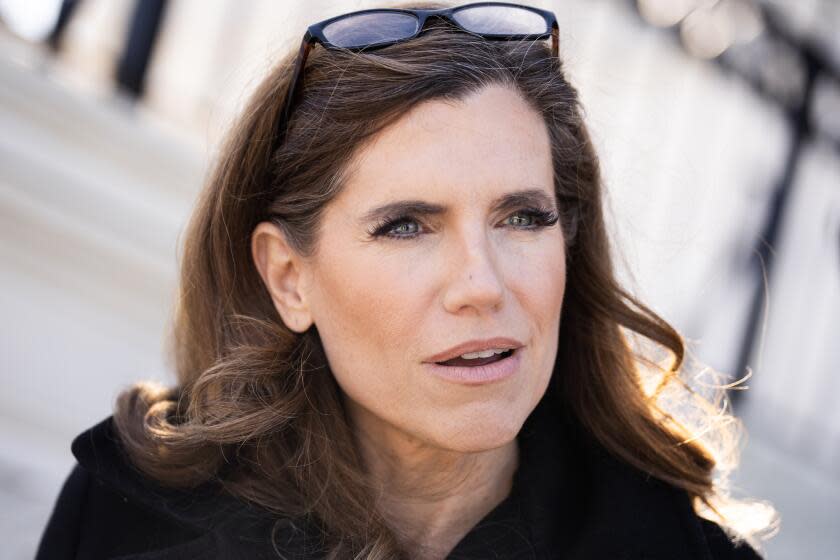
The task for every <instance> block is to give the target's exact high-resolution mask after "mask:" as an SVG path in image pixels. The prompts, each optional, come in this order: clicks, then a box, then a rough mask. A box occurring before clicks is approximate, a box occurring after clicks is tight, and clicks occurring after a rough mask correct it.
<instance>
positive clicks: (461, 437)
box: [434, 410, 527, 453]
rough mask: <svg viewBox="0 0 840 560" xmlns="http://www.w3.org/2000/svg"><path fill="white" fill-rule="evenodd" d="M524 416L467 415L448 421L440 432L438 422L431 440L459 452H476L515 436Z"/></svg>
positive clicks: (508, 440) (495, 445)
mask: <svg viewBox="0 0 840 560" xmlns="http://www.w3.org/2000/svg"><path fill="white" fill-rule="evenodd" d="M526 416H527V414H526V415H524V416H523V415H518V414H511V412H510V411H509V410H508V411H504V414H489V415H488V414H482V415H478V416H475V415H470V416H468V417H467V418H463V417H462V418H460V419H459V420H458V421H457V422H454V423H450V424H449V426H447V429H445V430H443V431H441V430H440V428H441V427H442V426H440V425H438V429H437V430H435V432H436V433H435V434H434V435H435V439H436V440H437V442H438V445H439V446H440V447H443V448H445V449H450V450H452V451H459V452H462V453H476V452H479V451H487V450H490V449H496V448H499V447H502V446H504V445H507V444H508V443H510V442H511V441H513V440H514V439H516V436H517V434H518V433H519V430H520V429H521V428H522V424H523V423H524V422H525V418H526Z"/></svg>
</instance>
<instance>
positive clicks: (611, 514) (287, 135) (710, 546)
mask: <svg viewBox="0 0 840 560" xmlns="http://www.w3.org/2000/svg"><path fill="white" fill-rule="evenodd" d="M488 4H491V3H483V5H482V4H478V5H466V6H465V7H461V8H459V9H456V10H454V11H446V10H444V11H443V12H434V14H433V15H441V16H444V18H443V19H440V18H431V19H426V18H427V16H428V15H429V14H428V13H427V12H423V11H420V12H387V11H373V12H371V11H363V12H361V13H353V14H345V15H344V16H342V17H340V18H338V19H336V20H334V21H333V20H327V21H326V22H321V24H317V25H315V26H312V27H310V30H309V33H308V34H307V36H306V37H305V40H304V43H303V45H302V47H301V50H300V52H299V53H290V54H289V56H288V57H286V58H285V59H284V60H282V61H281V62H280V64H278V65H277V67H276V69H275V70H274V71H273V72H271V73H270V74H269V75H268V76H267V77H266V79H265V80H264V81H263V83H262V84H261V86H260V87H259V88H258V90H257V91H256V93H255V94H254V96H253V98H252V100H251V101H250V104H249V105H248V107H247V108H246V109H245V111H244V112H243V114H242V117H241V119H240V120H239V122H238V123H237V125H236V127H235V128H234V129H233V131H232V132H231V134H230V136H229V139H228V141H227V143H226V145H225V146H224V148H223V149H222V151H221V153H220V155H219V159H218V163H217V165H216V168H215V172H214V174H213V175H212V177H211V178H210V181H209V183H208V185H207V187H206V189H205V190H204V191H203V196H202V198H201V200H200V203H199V205H198V207H197V208H196V210H195V213H194V215H193V218H192V221H191V223H190V227H189V231H188V235H187V238H186V242H185V248H184V253H183V261H182V277H181V292H180V298H179V301H178V306H177V313H176V320H175V323H174V332H173V336H172V338H171V340H172V348H171V349H172V352H173V354H174V357H175V364H176V370H177V375H178V385H177V387H175V388H172V389H165V388H160V387H155V386H151V385H149V384H138V385H136V386H135V387H133V388H131V389H129V390H127V391H126V392H124V393H123V394H122V395H120V397H119V399H118V402H117V406H116V409H115V412H114V414H113V416H111V417H108V418H106V419H105V420H103V421H102V422H100V423H99V424H97V425H96V426H94V427H92V428H91V429H89V430H87V431H86V432H84V433H82V434H81V435H79V436H78V437H77V438H76V439H75V440H74V442H73V446H72V450H73V453H74V455H75V456H76V458H77V459H78V461H79V465H77V466H76V468H75V469H74V470H73V472H72V473H71V475H70V477H69V479H68V481H67V482H66V484H65V486H64V488H63V489H62V492H61V495H60V496H59V499H58V502H57V504H56V508H55V511H54V513H53V516H52V518H51V520H50V522H49V524H48V526H47V529H46V531H45V533H44V536H43V538H42V542H41V548H40V551H39V558H60V557H78V558H109V557H112V556H118V555H126V556H125V557H126V558H129V557H130V558H217V557H218V558H278V557H279V558H320V557H328V558H370V559H373V558H402V557H405V558H409V557H410V558H444V557H447V558H586V559H602V558H603V559H614V558H628V559H631V558H632V559H640V558H669V559H673V558H698V559H699V558H705V559H707V558H743V559H746V558H757V557H758V555H757V553H756V552H755V550H754V548H753V547H751V546H750V545H749V544H748V543H747V542H744V540H745V539H747V540H748V541H749V542H752V543H754V544H755V543H756V542H757V541H755V540H754V536H755V534H756V533H755V532H738V531H737V530H736V523H735V519H734V518H733V519H731V518H729V517H727V516H726V515H725V512H726V511H727V509H726V507H725V506H727V505H732V504H736V502H734V501H732V500H728V498H727V496H726V493H725V488H724V486H723V480H724V479H722V478H719V477H717V478H716V477H713V474H716V475H717V474H719V473H717V471H720V470H721V467H722V466H723V465H724V463H720V462H719V461H720V459H721V458H722V455H720V454H719V450H717V449H716V448H715V447H714V446H713V445H712V444H711V441H713V440H712V439H709V438H706V439H705V440H702V439H700V438H699V437H694V433H693V432H692V428H690V427H689V424H683V423H680V422H679V421H678V419H677V418H676V416H675V414H676V412H675V410H676V409H673V410H671V409H666V408H665V406H664V405H665V399H666V398H670V399H672V400H673V401H675V402H676V404H677V405H678V406H679V407H681V408H683V409H688V410H690V411H692V412H693V413H694V416H695V417H696V416H697V415H698V411H699V413H701V415H702V414H708V417H709V418H714V419H715V421H716V422H717V424H715V425H712V426H711V427H712V428H716V429H717V430H718V431H717V432H716V433H718V434H719V435H720V434H723V435H724V436H725V435H726V434H727V432H726V430H727V429H731V426H732V424H729V423H727V422H725V421H721V419H723V420H726V419H730V420H731V418H729V417H726V416H725V415H721V414H720V411H719V410H717V409H716V408H715V407H714V406H713V405H712V403H710V402H707V401H705V400H703V399H702V398H701V397H700V396H699V395H696V394H694V393H693V392H692V391H691V390H689V389H687V388H685V387H684V386H683V385H681V384H680V382H679V380H680V373H681V371H682V370H681V367H682V363H683V357H684V345H683V341H682V339H681V337H680V336H679V334H678V333H677V332H676V331H675V330H674V329H673V328H672V327H671V326H669V325H668V324H667V323H666V322H665V321H663V320H662V319H661V318H659V317H658V316H656V315H655V314H654V313H653V312H652V311H650V310H649V309H648V308H646V307H645V306H644V305H642V304H641V303H640V302H638V301H637V300H636V299H634V298H633V297H632V296H630V295H629V294H627V293H626V292H625V291H623V290H622V289H621V287H619V285H618V284H617V283H616V280H615V278H614V274H613V269H612V265H611V262H610V258H609V244H608V238H607V234H606V227H605V223H604V219H603V213H602V205H601V182H600V178H599V168H598V160H597V157H596V155H595V152H594V150H593V147H592V143H591V142H590V139H589V136H588V133H587V130H586V127H585V125H584V122H583V120H582V117H581V112H580V107H579V104H578V97H577V93H576V91H575V89H574V88H573V87H572V86H571V85H570V84H569V83H568V82H567V81H566V79H565V78H564V75H563V72H562V68H561V64H560V62H559V60H558V58H557V26H556V21H555V20H554V15H553V14H552V13H551V12H545V11H541V10H536V9H533V8H526V7H517V6H516V5H501V4H500V3H494V4H496V5H494V6H490V5H488ZM412 6H413V7H417V6H418V3H413V5H412ZM422 7H424V8H426V9H438V8H440V9H443V8H445V6H443V5H441V4H428V3H426V4H423V5H422ZM445 16H449V17H448V19H446V17H445ZM420 31H422V32H420ZM313 38H314V39H313ZM499 39H501V40H499ZM543 39H551V40H552V43H551V48H549V46H548V45H547V44H546V43H545V41H543ZM314 40H317V41H320V42H321V44H322V47H324V48H316V49H310V47H311V44H312V41H314ZM377 41H380V44H371V43H376V42H377ZM382 41H385V42H386V43H381V42H382ZM324 43H327V44H326V45H325V44H324ZM338 47H344V48H338ZM295 54H297V58H294V55H295ZM290 92H291V93H290ZM642 340H648V341H651V342H652V343H655V344H656V345H658V346H659V347H661V348H665V349H667V350H668V351H670V353H671V354H672V356H671V358H672V359H671V363H670V364H668V365H667V366H664V367H659V366H658V365H657V363H656V362H655V361H654V360H653V358H652V357H651V354H650V352H649V351H645V350H644V346H642V345H640V344H637V343H638V342H640V341H642ZM657 376H658V377H657ZM650 379H653V380H654V381H655V382H656V383H655V387H651V388H649V384H648V383H647V382H648V381H649V380H650ZM681 387H682V388H683V391H682V392H679V389H680V388H681ZM675 391H676V392H675ZM693 426H695V427H697V426H699V424H696V423H695V424H693ZM727 426H728V427H727ZM697 429H699V428H697ZM707 433H714V432H712V431H708V426H707ZM717 441H725V439H721V438H718V440H717ZM716 466H717V471H715V472H714V473H713V470H715V467H716ZM736 505H741V506H744V505H745V504H736ZM746 505H747V506H748V505H749V504H746ZM742 509H743V508H742ZM730 510H731V508H730ZM701 512H702V513H704V515H705V517H701V516H700V515H699V513H701ZM706 518H708V519H706ZM761 528H762V527H761V526H759V527H753V528H752V529H753V530H755V529H761Z"/></svg>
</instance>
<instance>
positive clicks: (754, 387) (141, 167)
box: [0, 0, 840, 560]
mask: <svg viewBox="0 0 840 560" xmlns="http://www.w3.org/2000/svg"><path fill="white" fill-rule="evenodd" d="M523 1H524V3H526V4H530V5H534V6H538V7H541V8H546V9H550V10H553V11H554V12H555V13H556V14H557V17H558V18H559V23H560V49H561V56H562V57H563V58H564V61H565V64H566V67H567V70H568V73H569V75H570V78H571V80H572V82H573V83H574V84H575V85H576V86H577V87H578V88H579V89H580V92H581V95H582V99H583V104H584V106H585V109H586V113H587V118H588V122H589V124H590V127H591V130H592V132H593V136H594V139H595V141H596V144H597V146H598V149H599V153H600V155H601V158H602V162H603V167H604V176H605V179H606V186H607V189H608V193H609V198H608V202H609V206H610V210H609V211H610V213H611V216H612V217H611V222H612V223H613V225H614V232H613V233H614V235H615V238H616V245H617V254H616V257H617V258H618V259H619V261H620V262H621V263H622V265H621V266H622V275H623V277H624V278H625V280H626V282H627V283H628V285H629V286H630V287H631V290H632V291H634V292H635V293H636V294H637V295H639V296H640V297H642V298H643V300H645V301H647V302H649V303H650V305H651V306H652V307H653V308H654V309H655V310H657V311H658V312H659V313H661V314H662V315H663V316H664V317H665V318H666V319H667V320H669V321H671V322H672V323H673V324H674V325H675V326H676V327H677V328H678V329H680V330H681V332H682V333H683V334H684V335H685V336H686V337H688V339H689V340H690V341H691V343H692V347H691V348H692V351H693V353H694V355H695V356H696V358H697V359H698V360H700V361H701V362H703V363H705V364H707V365H708V366H709V367H711V368H713V369H714V370H717V371H720V372H723V373H726V374H728V375H729V376H730V378H731V379H735V378H740V377H743V376H746V375H748V376H750V377H749V378H748V379H747V380H746V382H745V385H747V386H749V390H748V391H732V392H731V393H732V399H733V406H734V409H735V412H736V413H737V414H738V415H739V416H740V417H741V418H742V419H743V420H744V423H745V425H746V428H747V431H748V441H747V445H746V447H745V448H744V451H743V459H742V467H741V469H740V471H739V473H738V475H737V477H736V483H737V484H736V489H737V492H736V494H738V495H744V496H755V497H759V498H764V499H767V500H769V501H771V502H772V503H773V504H774V505H775V506H776V507H777V508H778V509H779V511H780V512H781V515H782V524H781V530H780V532H779V533H778V534H777V535H776V536H775V537H774V538H773V539H771V540H770V541H768V542H767V544H766V553H767V557H768V558H771V559H772V558H809V559H826V560H827V559H830V558H831V559H833V558H837V557H838V554H840V553H838V550H840V406H838V405H837V402H836V401H837V399H838V397H840V377H838V376H837V375H836V373H837V370H838V368H840V334H838V333H840V33H838V29H840V2H836V1H835V0H789V1H785V0H775V1H771V0H718V1H714V0H563V1H562V2H560V1H540V2H529V1H527V0H523ZM379 5H381V3H373V2H364V1H344V2H340V1H335V0H329V1H328V0H310V1H307V2H305V3H304V2H291V1H289V2H286V1H283V2H278V1H275V0H251V1H249V2H235V1H234V0H213V1H202V0H170V1H166V0H63V1H62V0H37V1H36V0H20V1H13V0H0V131H2V132H0V263H2V264H0V314H2V316H4V317H6V319H5V320H3V321H2V323H0V383H2V386H3V390H2V391H0V521H2V523H0V539H2V541H3V543H4V550H5V552H4V554H3V555H4V558H30V557H32V555H33V554H34V551H35V548H36V545H37V542H38V539H39V537H40V534H41V531H42V530H43V527H44V524H45V523H46V520H47V517H48V516H49V514H50V511H51V509H52V506H53V503H54V500H55V498H56V495H57V492H58V490H59V488H60V486H61V484H62V482H63V481H64V479H65V477H66V476H67V474H68V473H69V471H70V469H71V467H72V465H73V463H74V462H75V459H74V458H73V456H72V455H71V453H70V442H71V441H72V438H73V437H74V436H75V435H77V434H78V433H80V432H81V431H82V430H84V429H86V428H88V427H90V426H91V425H93V424H94V423H96V422H98V421H100V420H101V419H103V418H104V417H106V416H107V415H109V414H110V413H111V407H112V405H113V402H114V399H115V397H116V395H117V394H118V392H119V391H120V390H121V389H123V388H124V387H125V386H127V385H128V384H130V383H132V382H134V381H136V380H139V379H156V380H159V381H162V382H164V383H167V384H171V383H173V382H174V378H173V376H172V374H171V371H170V369H169V366H168V365H167V363H166V360H165V358H164V356H163V354H162V350H161V348H162V343H163V340H164V338H165V336H166V327H167V321H168V319H169V313H170V305H171V303H172V301H173V296H174V293H175V288H176V267H177V262H178V255H179V252H178V243H179V241H180V240H181V234H182V231H183V228H184V225H185V223H186V220H187V217H188V214H189V211H190V208H191V206H192V204H193V202H194V199H195V196H196V194H197V192H198V190H199V189H200V187H201V185H202V181H203V180H204V177H205V173H206V169H207V166H208V163H209V162H210V161H212V159H213V157H214V153H215V150H216V147H217V145H218V142H219V141H220V138H221V136H222V134H223V132H224V130H225V128H226V126H227V125H228V124H229V123H230V122H231V120H232V119H233V118H234V116H235V115H236V113H237V110H238V109H239V108H240V107H241V106H242V104H243V103H244V101H245V100H246V99H247V97H248V95H249V93H250V92H251V91H252V89H253V87H254V86H255V85H256V83H257V82H258V81H259V79H260V78H261V76H262V75H264V73H265V71H266V70H267V69H268V68H269V67H270V66H271V64H272V62H273V61H275V60H277V58H278V57H279V55H280V54H281V53H283V52H285V51H287V50H289V49H297V47H298V45H299V41H300V38H301V37H302V35H303V33H304V31H305V29H306V26H307V25H309V24H311V23H313V22H315V21H319V20H322V19H325V18H327V17H331V16H333V15H337V14H339V13H343V12H346V11H350V10H354V9H363V8H368V7H374V6H379ZM316 48H319V47H316Z"/></svg>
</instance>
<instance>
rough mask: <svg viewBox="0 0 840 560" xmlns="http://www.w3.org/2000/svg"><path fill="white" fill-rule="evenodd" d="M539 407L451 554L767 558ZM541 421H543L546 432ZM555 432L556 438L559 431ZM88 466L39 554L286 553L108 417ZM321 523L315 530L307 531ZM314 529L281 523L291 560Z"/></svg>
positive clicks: (642, 559) (77, 447)
mask: <svg viewBox="0 0 840 560" xmlns="http://www.w3.org/2000/svg"><path fill="white" fill-rule="evenodd" d="M546 414H548V413H546V412H544V411H543V412H540V409H539V407H538V410H537V411H536V412H535V413H534V414H532V415H531V417H529V419H528V421H527V422H526V423H525V425H524V426H523V429H522V432H521V433H520V435H519V443H520V467H519V469H518V470H517V471H516V474H515V477H514V483H513V489H512V491H511V494H510V495H509V496H508V498H506V499H505V500H504V501H503V502H501V503H500V504H499V505H498V506H497V507H496V508H495V509H494V510H493V511H491V512H490V513H489V514H488V515H487V516H485V517H484V518H483V519H482V520H481V521H480V522H479V523H478V524H477V525H476V526H475V527H473V529H472V530H471V531H470V532H469V533H468V534H467V535H466V536H465V537H464V538H463V539H462V540H461V541H460V542H459V543H458V545H457V546H456V547H455V549H454V550H453V551H452V553H451V554H450V555H449V558H452V559H457V558H461V559H466V558H475V559H478V558H481V559H484V558H488V559H489V558H504V559H523V560H524V559H548V558H557V559H561V558H562V559H580V560H677V559H679V560H683V559H684V560H720V559H732V560H756V559H760V556H759V555H758V554H757V553H756V552H755V551H754V550H753V549H752V548H750V547H749V546H748V545H746V544H742V545H740V546H737V547H735V546H734V545H733V544H732V542H731V541H730V540H729V539H728V538H727V536H726V535H725V534H724V533H723V531H722V530H721V529H720V527H719V526H718V525H716V524H714V523H712V522H710V521H707V520H705V519H702V518H700V517H698V516H697V515H696V514H695V513H694V511H693V509H692V507H691V504H690V501H689V497H688V495H687V494H686V493H685V492H684V491H682V490H679V489H676V488H674V487H672V486H670V485H668V484H665V483H663V482H661V481H659V480H657V479H654V478H652V477H648V476H645V475H644V474H643V473H641V472H639V471H637V470H635V469H633V468H631V467H629V466H627V465H626V464H625V463H623V462H621V461H618V460H616V459H614V458H612V457H611V456H610V455H608V454H607V453H605V452H604V451H603V450H602V448H600V447H598V446H595V445H592V444H591V443H588V441H589V440H586V439H585V438H581V437H580V435H579V434H580V433H581V432H580V431H579V430H578V431H575V430H571V429H570V428H568V427H565V428H563V429H562V430H560V431H561V432H562V435H561V436H558V429H557V428H556V417H551V418H552V420H551V422H554V423H553V424H552V429H551V431H550V432H549V431H548V430H546V429H545V426H546V425H547V423H548V421H549V420H548V418H549V417H548V416H546ZM540 426H543V427H542V428H540ZM549 434H550V435H549ZM71 449H72V452H73V455H74V456H75V457H76V459H77V460H78V464H77V465H76V466H75V467H74V468H73V470H72V472H71V473H70V475H69V477H68V478H67V481H66V482H65V483H64V486H63V488H62V489H61V493H60V495H59V496H58V500H57V502H56V504H55V508H54V510H53V512H52V515H51V517H50V519H49V522H48V524H47V527H46V529H45V531H44V533H43V536H42V537H41V543H40V546H39V549H38V553H37V556H36V560H48V559H69V558H74V559H75V558H78V559H86V560H96V559H100V558H123V559H125V560H129V559H132V560H141V559H145V560H152V559H196V558H201V559H205V558H224V559H228V558H230V559H236V558H242V559H262V558H279V556H277V554H276V553H275V550H274V547H273V546H272V544H271V541H270V538H269V536H270V534H271V530H272V526H273V525H274V519H272V518H271V516H270V515H269V514H268V513H267V512H266V511H265V510H262V509H261V508H259V507H256V506H252V505H249V504H246V503H244V502H241V501H239V500H237V499H235V498H233V497H232V496H230V495H227V494H224V493H222V492H220V491H219V487H218V486H217V485H215V483H205V484H204V485H202V486H199V487H198V488H196V489H193V490H192V491H183V490H173V489H167V488H164V487H162V486H159V485H158V484H156V483H154V482H153V481H151V480H150V479H148V478H147V477H144V476H142V475H141V474H140V473H139V472H138V471H137V470H136V469H134V468H133V467H132V466H131V464H130V463H128V461H127V460H126V459H125V457H124V455H123V452H122V448H121V447H120V443H119V439H118V438H117V437H116V435H115V431H114V427H113V421H112V417H110V416H109V417H108V418H106V419H104V420H103V421H101V422H99V423H98V424H96V425H95V426H93V427H92V428H90V429H88V430H86V431H84V432H83V433H81V434H80V435H78V436H77V437H76V438H75V439H74V440H73V443H72V446H71ZM307 527H310V528H307ZM312 535H314V533H313V531H312V529H311V526H307V524H306V522H304V521H301V520H294V521H289V520H285V521H283V522H281V523H279V524H278V527H277V530H276V532H275V538H274V541H275V545H276V547H277V549H278V550H280V551H281V552H282V553H283V554H284V557H286V558H313V557H317V556H318V554H317V553H316V552H314V550H316V549H313V548H312V544H311V543H313V542H315V539H312V538H311V537H312Z"/></svg>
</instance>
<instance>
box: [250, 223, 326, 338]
mask: <svg viewBox="0 0 840 560" xmlns="http://www.w3.org/2000/svg"><path fill="white" fill-rule="evenodd" d="M251 256H252V258H253V260H254V265H255V267H256V269H257V271H258V272H259V275H260V277H261V278H262V281H263V284H264V285H265V287H266V289H267V290H268V293H269V295H270V296H271V301H272V302H273V303H274V307H275V308H276V309H277V313H278V314H279V315H280V318H281V319H282V320H283V323H285V324H286V326H288V327H289V328H290V329H292V330H293V331H295V332H304V331H306V330H307V329H308V328H309V327H310V326H311V324H312V317H311V313H310V310H309V305H308V301H307V297H306V293H305V286H304V285H303V282H302V278H303V273H302V272H303V271H302V266H303V262H302V261H301V259H299V258H297V255H296V254H295V253H294V251H293V250H292V248H291V247H289V245H288V243H286V238H285V235H284V233H283V231H282V230H281V229H280V228H279V227H278V226H277V225H275V224H272V223H270V222H261V223H259V224H257V227H255V228H254V231H253V232H252V234H251Z"/></svg>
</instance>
